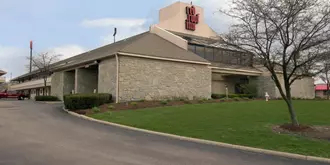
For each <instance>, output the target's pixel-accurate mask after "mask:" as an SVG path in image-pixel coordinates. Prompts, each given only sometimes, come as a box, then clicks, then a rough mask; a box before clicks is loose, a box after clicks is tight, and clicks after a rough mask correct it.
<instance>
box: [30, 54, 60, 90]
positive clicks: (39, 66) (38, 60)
mask: <svg viewBox="0 0 330 165" xmlns="http://www.w3.org/2000/svg"><path fill="white" fill-rule="evenodd" d="M59 58H60V55H57V54H53V53H49V52H43V53H40V54H38V55H37V56H33V57H32V69H33V70H35V71H38V72H39V75H40V76H41V77H42V78H43V80H44V88H43V95H45V89H46V87H47V78H48V77H49V74H50V73H51V66H52V64H53V63H54V62H57V61H58V60H59ZM29 59H30V58H29Z"/></svg>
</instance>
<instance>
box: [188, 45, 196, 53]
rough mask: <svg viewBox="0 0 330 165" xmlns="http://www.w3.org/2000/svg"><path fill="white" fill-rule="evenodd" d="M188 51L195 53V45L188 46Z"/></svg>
mask: <svg viewBox="0 0 330 165" xmlns="http://www.w3.org/2000/svg"><path fill="white" fill-rule="evenodd" d="M188 50H189V51H192V52H194V53H196V46H195V45H188Z"/></svg>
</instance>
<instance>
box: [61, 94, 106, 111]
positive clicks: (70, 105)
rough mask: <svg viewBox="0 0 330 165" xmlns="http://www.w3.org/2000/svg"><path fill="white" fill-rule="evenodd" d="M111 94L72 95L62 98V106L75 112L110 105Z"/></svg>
mask: <svg viewBox="0 0 330 165" xmlns="http://www.w3.org/2000/svg"><path fill="white" fill-rule="evenodd" d="M111 99H112V96H111V94H102V93H100V94H73V95H65V96H64V105H65V107H66V108H67V109H69V110H72V111H75V110H81V109H89V108H93V107H98V106H100V105H103V104H106V103H110V102H111Z"/></svg>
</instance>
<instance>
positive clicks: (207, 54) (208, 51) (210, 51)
mask: <svg viewBox="0 0 330 165" xmlns="http://www.w3.org/2000/svg"><path fill="white" fill-rule="evenodd" d="M205 59H207V60H209V61H214V55H213V48H205Z"/></svg>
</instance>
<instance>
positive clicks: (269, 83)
mask: <svg viewBox="0 0 330 165" xmlns="http://www.w3.org/2000/svg"><path fill="white" fill-rule="evenodd" d="M253 81H254V82H255V83H256V85H257V91H258V94H257V95H258V97H260V98H264V97H265V94H266V92H267V93H268V95H269V96H270V98H277V93H276V85H275V83H274V81H273V79H272V78H271V76H270V75H268V74H266V75H262V76H259V77H255V78H254V80H253Z"/></svg>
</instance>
